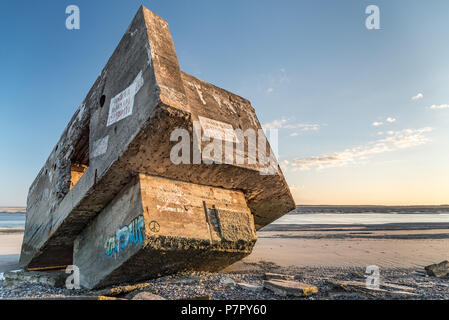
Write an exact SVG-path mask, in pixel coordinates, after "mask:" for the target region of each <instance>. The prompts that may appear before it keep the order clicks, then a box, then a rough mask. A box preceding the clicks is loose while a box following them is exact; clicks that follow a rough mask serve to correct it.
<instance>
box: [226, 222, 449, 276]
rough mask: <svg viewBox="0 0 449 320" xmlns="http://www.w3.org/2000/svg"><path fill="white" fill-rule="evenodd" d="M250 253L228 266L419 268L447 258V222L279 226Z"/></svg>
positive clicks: (261, 236)
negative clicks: (264, 262) (256, 264)
mask: <svg viewBox="0 0 449 320" xmlns="http://www.w3.org/2000/svg"><path fill="white" fill-rule="evenodd" d="M258 236H259V240H258V242H257V244H256V246H255V248H254V250H253V253H252V254H251V255H250V256H248V257H247V258H245V259H244V260H242V261H241V262H238V263H236V264H234V265H233V266H231V267H230V268H228V269H229V270H232V271H236V270H241V269H245V268H247V266H248V264H253V263H258V262H261V261H266V262H274V263H276V264H277V265H280V266H283V267H288V266H295V267H367V266H370V265H377V266H379V267H381V268H382V267H383V268H390V269H391V268H393V269H395V268H417V269H421V268H423V267H424V266H426V265H429V264H432V263H437V262H441V261H443V260H446V259H449V223H419V224H417V223H399V224H382V225H282V224H277V225H276V224H274V225H270V226H268V227H266V228H264V229H263V230H262V231H260V232H259V233H258Z"/></svg>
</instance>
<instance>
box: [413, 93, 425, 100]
mask: <svg viewBox="0 0 449 320" xmlns="http://www.w3.org/2000/svg"><path fill="white" fill-rule="evenodd" d="M422 98H424V95H423V94H422V93H421V92H420V93H418V94H417V95H416V96H413V97H412V100H413V101H416V100H420V99H422Z"/></svg>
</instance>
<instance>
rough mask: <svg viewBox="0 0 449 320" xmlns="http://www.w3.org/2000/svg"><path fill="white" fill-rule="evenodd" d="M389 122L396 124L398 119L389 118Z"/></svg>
mask: <svg viewBox="0 0 449 320" xmlns="http://www.w3.org/2000/svg"><path fill="white" fill-rule="evenodd" d="M387 122H389V123H393V122H396V119H395V118H391V117H389V118H387Z"/></svg>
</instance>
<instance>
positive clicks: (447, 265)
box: [424, 260, 449, 278]
mask: <svg viewBox="0 0 449 320" xmlns="http://www.w3.org/2000/svg"><path fill="white" fill-rule="evenodd" d="M424 269H425V270H426V272H427V274H428V275H429V276H431V277H437V278H442V277H445V276H447V275H448V274H449V261H447V260H445V261H443V262H440V263H437V264H432V265H430V266H427V267H425V268H424Z"/></svg>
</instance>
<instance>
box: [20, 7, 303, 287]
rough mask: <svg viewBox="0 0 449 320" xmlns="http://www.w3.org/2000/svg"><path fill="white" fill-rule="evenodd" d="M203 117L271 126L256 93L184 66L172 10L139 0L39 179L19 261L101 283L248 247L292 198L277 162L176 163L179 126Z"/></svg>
mask: <svg viewBox="0 0 449 320" xmlns="http://www.w3.org/2000/svg"><path fill="white" fill-rule="evenodd" d="M198 123H199V125H198V126H199V127H198V128H197V129H198V130H199V131H201V132H206V130H207V129H208V128H211V127H212V128H213V129H214V130H217V131H219V132H222V133H223V132H224V130H227V129H240V130H243V131H244V132H245V131H246V130H254V132H262V135H263V131H262V130H261V125H260V123H259V121H258V120H257V116H256V113H255V110H254V108H253V107H252V105H251V103H250V102H249V101H248V100H246V99H244V98H242V97H240V96H238V95H236V94H233V93H232V92H229V91H226V90H224V89H221V88H218V87H216V86H214V85H212V84H209V83H207V82H205V81H202V80H200V79H197V78H195V77H193V76H191V75H189V74H187V73H184V72H182V71H181V69H180V67H179V62H178V58H177V55H176V51H175V48H174V44H173V40H172V37H171V34H170V31H169V28H168V24H167V22H166V21H164V20H163V19H162V18H160V17H159V16H157V15H156V14H154V13H153V12H151V11H150V10H148V9H147V8H145V7H141V8H140V9H139V10H138V12H137V14H136V16H135V18H134V19H133V21H132V22H131V24H130V26H129V28H128V30H127V31H126V33H125V35H124V36H123V38H122V39H121V41H120V43H119V44H118V46H117V48H116V50H115V51H114V53H113V54H112V56H111V58H110V59H109V61H108V62H107V64H106V66H105V68H104V69H103V71H102V72H101V74H100V76H99V77H98V79H97V80H96V81H95V83H94V85H93V86H92V88H91V90H90V91H89V92H88V93H87V95H86V98H85V100H84V101H83V102H82V104H81V106H80V107H79V108H78V110H77V112H76V113H75V115H74V116H73V118H72V120H71V121H70V122H69V124H68V125H67V128H66V129H65V131H64V133H63V135H62V137H61V139H60V140H59V141H58V144H57V146H58V147H56V148H55V149H54V151H53V152H52V154H51V155H50V157H49V159H48V160H47V163H46V165H45V166H44V168H43V170H42V171H41V173H40V174H39V175H38V176H37V177H36V179H35V181H34V182H33V184H32V185H31V187H30V190H29V194H28V204H27V220H26V227H25V235H24V241H23V245H22V252H21V257H20V263H21V265H22V266H23V267H24V268H28V269H49V268H61V267H64V266H67V265H71V264H74V265H76V266H77V267H78V268H79V269H80V277H81V285H82V286H83V287H86V288H99V287H104V286H107V285H111V284H119V283H126V282H127V283H132V282H136V281H139V280H144V279H148V278H152V277H158V276H161V275H166V274H171V273H175V272H179V271H187V270H205V271H216V270H220V269H222V268H225V267H227V266H229V265H230V264H232V263H234V262H236V261H238V260H240V259H242V258H244V257H245V256H247V255H249V254H250V253H251V251H252V249H253V247H254V244H255V243H256V241H257V234H256V231H257V230H258V229H260V228H262V227H264V226H265V225H267V224H270V223H271V222H273V221H274V220H276V219H278V218H279V217H281V216H282V215H284V214H286V213H288V212H290V211H291V210H293V209H294V208H295V203H294V201H293V199H292V196H291V194H290V191H289V188H288V185H287V183H286V181H285V178H284V176H283V174H282V171H281V169H280V168H279V166H278V164H277V162H275V163H268V164H267V163H260V162H254V163H252V162H251V163H250V162H248V161H246V162H243V163H241V162H238V163H237V162H232V163H225V162H220V163H217V162H214V161H211V162H207V163H205V162H200V163H177V164H176V163H174V162H173V161H172V160H171V158H170V154H171V150H172V149H173V147H174V146H175V144H176V142H174V141H172V140H171V133H172V132H173V131H174V130H177V129H183V130H186V131H187V132H189V133H191V132H192V131H193V130H196V129H195V128H196V127H195V125H196V124H198ZM263 138H264V139H265V140H263V139H262V141H264V145H263V148H264V149H265V148H266V147H268V148H267V149H268V150H269V152H270V155H271V156H272V155H273V152H272V150H271V149H270V148H269V145H268V143H265V141H266V138H265V136H264V135H263ZM219 140H220V139H219ZM225 140H226V139H223V138H221V140H220V141H221V142H219V143H220V144H225V143H226V141H225ZM228 142H229V141H228ZM231 143H232V144H233V146H234V147H235V146H236V144H237V143H236V142H235V141H234V140H232V141H231ZM204 144H205V143H204V142H203V143H201V141H200V143H198V144H197V145H199V146H200V147H202V146H204ZM239 152H241V153H243V154H244V156H245V157H246V158H248V157H254V154H253V153H251V152H250V151H249V150H247V149H244V150H241V151H239ZM223 157H225V155H223ZM53 164H55V173H54V174H52V175H50V174H43V172H45V171H46V170H48V168H49V166H50V165H53ZM267 172H270V174H267Z"/></svg>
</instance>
